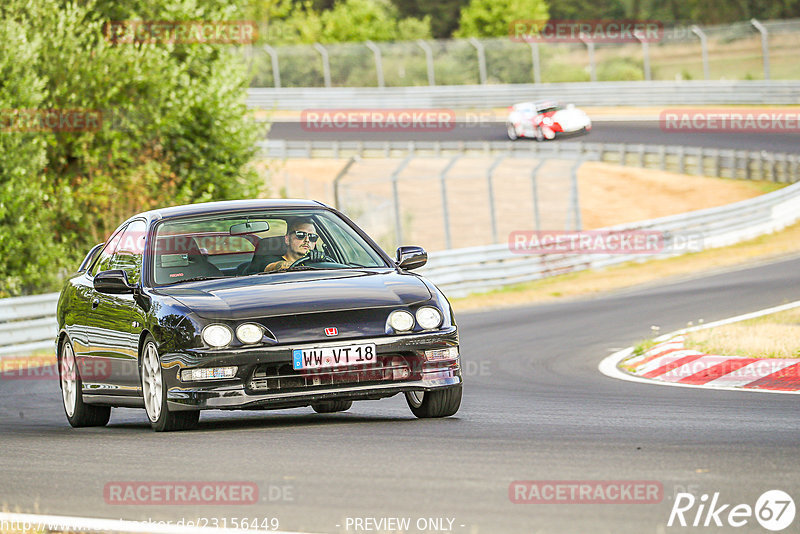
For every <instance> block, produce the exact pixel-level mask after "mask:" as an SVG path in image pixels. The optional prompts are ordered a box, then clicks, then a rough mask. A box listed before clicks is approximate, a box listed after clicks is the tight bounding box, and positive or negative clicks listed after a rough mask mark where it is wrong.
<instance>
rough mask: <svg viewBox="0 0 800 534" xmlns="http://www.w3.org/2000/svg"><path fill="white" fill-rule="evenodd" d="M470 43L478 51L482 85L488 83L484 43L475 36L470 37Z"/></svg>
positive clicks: (479, 73)
mask: <svg viewBox="0 0 800 534" xmlns="http://www.w3.org/2000/svg"><path fill="white" fill-rule="evenodd" d="M469 44H471V45H472V46H474V47H475V50H477V52H478V75H479V76H480V79H481V85H486V52H485V50H484V49H483V43H481V42H480V41H478V40H477V39H476V38H474V37H470V38H469Z"/></svg>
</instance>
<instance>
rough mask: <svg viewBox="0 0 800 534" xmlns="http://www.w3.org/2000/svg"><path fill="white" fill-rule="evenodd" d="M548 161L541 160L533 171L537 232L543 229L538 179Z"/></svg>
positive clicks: (534, 217) (532, 181)
mask: <svg viewBox="0 0 800 534" xmlns="http://www.w3.org/2000/svg"><path fill="white" fill-rule="evenodd" d="M546 162H547V160H546V159H541V160H539V163H538V164H536V167H534V168H533V170H532V171H531V185H532V187H533V223H534V224H535V225H536V231H537V232H538V231H540V230H541V229H542V221H541V219H540V217H539V187H538V184H537V180H538V177H539V169H541V168H542V166H543V165H544V164H545V163H546Z"/></svg>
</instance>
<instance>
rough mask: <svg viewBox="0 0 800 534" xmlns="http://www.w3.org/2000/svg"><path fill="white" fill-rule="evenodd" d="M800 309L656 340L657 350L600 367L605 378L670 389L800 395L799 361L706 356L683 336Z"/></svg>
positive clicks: (628, 352) (622, 355)
mask: <svg viewBox="0 0 800 534" xmlns="http://www.w3.org/2000/svg"><path fill="white" fill-rule="evenodd" d="M797 307H800V301H797V302H792V303H789V304H785V305H783V306H776V307H774V308H768V309H766V310H760V311H757V312H753V313H748V314H745V315H739V316H737V317H732V318H730V319H725V320H723V321H717V322H714V323H709V324H705V325H701V326H696V327H693V328H686V329H683V330H679V331H677V332H673V333H671V334H666V335H663V336H660V337H658V338H656V341H657V342H658V344H657V345H655V346H654V347H652V348H650V349H649V350H648V351H647V352H645V353H644V354H642V355H638V356H632V355H633V347H629V348H627V349H625V350H621V351H619V352H616V353H614V354H612V355H611V356H609V357H607V358H605V359H604V360H603V361H602V362H600V366H599V369H600V372H602V373H603V374H604V375H606V376H609V377H612V378H618V379H621V380H627V381H631V382H643V383H649V384H659V385H665V386H681V387H701V388H708V389H724V390H734V391H759V392H768V393H794V394H797V393H800V359H793V358H744V357H741V356H717V355H712V354H704V353H702V352H698V351H695V350H691V349H687V348H686V347H685V346H684V337H683V334H686V333H688V332H693V331H695V330H702V329H706V328H713V327H715V326H722V325H725V324H730V323H735V322H739V321H744V320H747V319H752V318H755V317H760V316H762V315H769V314H772V313H778V312H781V311H784V310H789V309H793V308H797Z"/></svg>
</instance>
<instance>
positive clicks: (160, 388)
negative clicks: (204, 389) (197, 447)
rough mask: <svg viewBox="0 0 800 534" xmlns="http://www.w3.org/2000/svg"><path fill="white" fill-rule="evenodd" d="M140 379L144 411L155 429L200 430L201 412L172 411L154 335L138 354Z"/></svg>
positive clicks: (147, 340) (158, 430) (167, 430)
mask: <svg viewBox="0 0 800 534" xmlns="http://www.w3.org/2000/svg"><path fill="white" fill-rule="evenodd" d="M139 378H140V380H141V383H142V398H143V399H144V406H145V412H146V413H147V419H148V420H149V421H150V426H151V427H152V428H153V430H155V431H156V432H172V431H174V430H191V429H193V428H195V427H197V423H198V421H199V420H200V410H190V411H180V412H171V411H169V408H168V406H167V394H166V390H165V388H164V375H163V370H162V368H161V357H160V356H159V355H158V346H157V345H156V342H155V340H154V339H153V338H152V336H147V338H145V340H144V343H143V344H142V350H141V353H140V354H139Z"/></svg>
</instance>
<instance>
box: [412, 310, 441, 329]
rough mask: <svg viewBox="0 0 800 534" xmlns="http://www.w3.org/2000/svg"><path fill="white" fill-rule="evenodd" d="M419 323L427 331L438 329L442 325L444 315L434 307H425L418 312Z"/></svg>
mask: <svg viewBox="0 0 800 534" xmlns="http://www.w3.org/2000/svg"><path fill="white" fill-rule="evenodd" d="M417 323H419V325H420V326H421V327H422V328H424V329H425V330H431V329H433V328H438V327H439V325H440V324H442V313H441V312H440V311H439V310H438V309H436V308H434V307H433V306H425V307H423V308H420V309H418V310H417Z"/></svg>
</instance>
